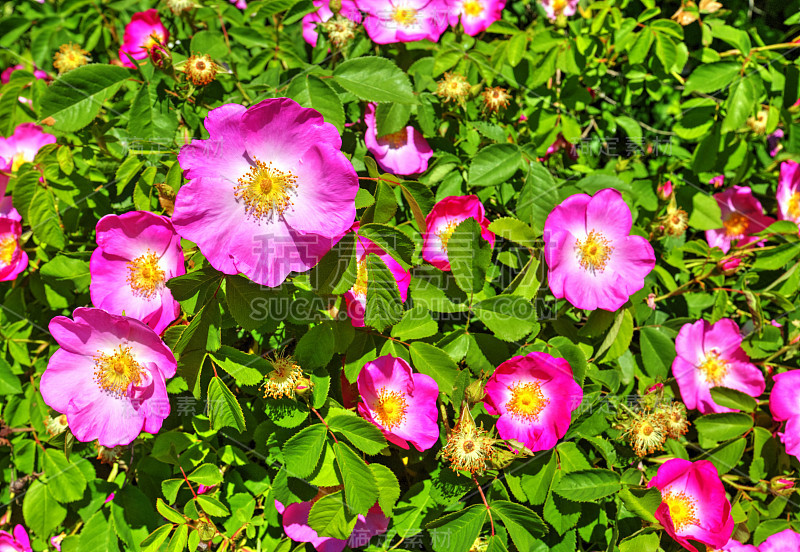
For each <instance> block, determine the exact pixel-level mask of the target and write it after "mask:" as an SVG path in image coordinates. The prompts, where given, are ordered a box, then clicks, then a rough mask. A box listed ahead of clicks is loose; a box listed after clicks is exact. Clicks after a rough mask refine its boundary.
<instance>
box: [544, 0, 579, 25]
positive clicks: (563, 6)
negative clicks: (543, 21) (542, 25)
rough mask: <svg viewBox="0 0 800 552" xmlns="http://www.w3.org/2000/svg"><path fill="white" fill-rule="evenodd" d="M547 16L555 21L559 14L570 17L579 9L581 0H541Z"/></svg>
mask: <svg viewBox="0 0 800 552" xmlns="http://www.w3.org/2000/svg"><path fill="white" fill-rule="evenodd" d="M540 1H541V3H542V7H543V8H544V11H545V13H546V14H547V17H548V18H549V19H550V20H551V21H555V20H556V19H557V18H558V16H559V15H563V16H565V17H569V16H570V15H575V12H576V11H577V10H578V2H579V0H540Z"/></svg>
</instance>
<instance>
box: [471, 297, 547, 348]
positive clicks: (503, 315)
mask: <svg viewBox="0 0 800 552" xmlns="http://www.w3.org/2000/svg"><path fill="white" fill-rule="evenodd" d="M472 308H473V312H474V313H475V316H476V317H477V318H478V320H480V321H481V322H483V323H484V324H486V327H487V328H489V329H490V330H491V331H492V333H494V335H496V336H497V337H498V338H499V339H502V340H503V341H516V340H518V339H522V338H523V337H525V336H526V335H528V334H529V333H530V332H531V331H532V330H533V327H534V325H535V324H536V309H534V308H533V305H532V304H531V302H530V300H528V299H525V298H524V297H522V296H519V295H496V296H494V297H491V298H489V299H484V300H483V301H479V302H478V303H475V304H474V305H473V307H472Z"/></svg>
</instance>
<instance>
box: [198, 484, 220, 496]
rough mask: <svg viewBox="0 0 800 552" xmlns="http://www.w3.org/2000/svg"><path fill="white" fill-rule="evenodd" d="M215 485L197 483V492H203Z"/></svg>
mask: <svg viewBox="0 0 800 552" xmlns="http://www.w3.org/2000/svg"><path fill="white" fill-rule="evenodd" d="M214 487H216V485H198V486H197V494H199V495H201V494H205V493H207V492H208V491H210V490H212V489H213V488H214Z"/></svg>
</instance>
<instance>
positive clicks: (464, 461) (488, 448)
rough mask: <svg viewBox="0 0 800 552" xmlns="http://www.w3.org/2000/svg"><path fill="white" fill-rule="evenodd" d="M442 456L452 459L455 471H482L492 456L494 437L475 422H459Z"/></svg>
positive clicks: (443, 449)
mask: <svg viewBox="0 0 800 552" xmlns="http://www.w3.org/2000/svg"><path fill="white" fill-rule="evenodd" d="M441 455H442V457H444V458H446V459H447V460H449V461H450V463H451V467H452V469H453V470H454V471H457V470H464V471H468V472H470V473H476V472H478V473H482V472H483V471H484V470H485V469H486V463H487V462H488V461H489V459H490V458H491V456H492V438H491V437H489V436H488V435H487V434H486V430H484V429H483V428H480V427H476V426H475V423H474V422H473V423H471V424H467V425H466V426H462V425H461V424H458V425H457V426H456V427H455V428H454V430H453V433H451V434H450V437H448V439H447V444H445V446H444V447H443V448H442V452H441Z"/></svg>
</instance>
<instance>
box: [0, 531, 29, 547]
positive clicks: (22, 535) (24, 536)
mask: <svg viewBox="0 0 800 552" xmlns="http://www.w3.org/2000/svg"><path fill="white" fill-rule="evenodd" d="M32 551H33V548H31V539H30V538H28V532H27V531H26V530H25V528H24V527H23V526H22V525H16V526H14V534H13V535H12V534H11V533H9V532H8V531H0V552H32Z"/></svg>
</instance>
